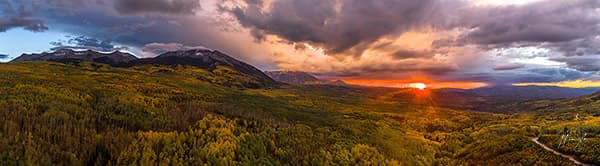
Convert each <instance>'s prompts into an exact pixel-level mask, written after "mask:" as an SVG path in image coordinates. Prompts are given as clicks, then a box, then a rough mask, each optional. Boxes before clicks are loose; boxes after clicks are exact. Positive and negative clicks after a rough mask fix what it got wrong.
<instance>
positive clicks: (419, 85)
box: [408, 82, 427, 90]
mask: <svg viewBox="0 0 600 166" xmlns="http://www.w3.org/2000/svg"><path fill="white" fill-rule="evenodd" d="M408 87H411V88H415V89H419V90H425V88H427V84H425V83H422V82H415V83H410V84H408Z"/></svg>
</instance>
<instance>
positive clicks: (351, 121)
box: [0, 62, 597, 165]
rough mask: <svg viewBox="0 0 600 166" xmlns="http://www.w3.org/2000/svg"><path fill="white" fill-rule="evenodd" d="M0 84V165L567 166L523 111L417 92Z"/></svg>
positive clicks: (113, 76) (96, 72) (194, 70)
mask: <svg viewBox="0 0 600 166" xmlns="http://www.w3.org/2000/svg"><path fill="white" fill-rule="evenodd" d="M0 77H2V78H4V79H2V80H0V85H1V86H0V123H1V124H0V126H1V127H2V129H1V130H0V165H23V164H31V165H50V164H59V165H83V164H86V165H121V164H133V165H168V164H173V165H199V164H209V165H231V164H243V165H326V164H331V165H353V164H356V165H460V164H483V165H486V164H492V163H512V164H522V165H535V164H541V165H568V164H570V162H569V161H568V160H566V159H563V158H561V157H559V156H556V155H554V154H552V153H550V152H546V151H544V150H543V149H542V148H540V147H538V146H536V145H535V144H534V143H532V142H531V141H529V139H530V137H535V136H536V133H539V132H541V131H542V129H541V128H542V126H540V124H538V123H537V121H536V120H535V118H533V116H532V115H530V114H514V115H505V114H490V113H480V112H471V111H463V110H453V109H448V108H442V107H438V106H436V104H435V103H433V102H431V101H432V100H431V98H430V96H428V95H427V92H426V91H416V90H415V91H414V93H415V94H417V95H415V96H416V97H414V98H411V99H410V100H413V102H406V101H401V100H391V99H390V96H393V95H390V94H394V92H390V89H389V88H386V89H378V88H361V87H345V86H333V85H285V86H283V85H282V86H274V87H269V88H263V89H247V88H245V87H244V86H241V83H240V82H241V81H246V77H245V75H244V74H240V73H238V72H236V70H233V69H231V68H227V67H223V66H217V67H216V69H215V70H212V71H209V70H206V69H203V68H198V67H192V66H182V65H169V66H162V65H139V66H134V67H130V68H118V67H111V66H109V65H105V64H97V63H88V62H83V63H78V64H61V63H54V62H19V63H10V64H0ZM396 97H397V96H396ZM596 161H597V160H596Z"/></svg>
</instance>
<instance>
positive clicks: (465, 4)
mask: <svg viewBox="0 0 600 166" xmlns="http://www.w3.org/2000/svg"><path fill="white" fill-rule="evenodd" d="M58 48H78V49H93V50H97V51H103V52H111V51H115V50H120V51H126V52H130V53H133V54H134V55H136V56H138V57H142V58H143V57H153V56H156V55H158V54H160V53H163V52H166V51H173V50H181V49H192V48H210V49H216V50H220V51H222V52H226V53H228V54H229V55H231V56H233V57H235V58H238V59H240V60H243V61H245V62H247V63H249V64H251V65H254V66H256V67H257V68H259V69H261V70H290V71H305V72H310V73H313V74H314V75H316V76H318V77H319V78H322V79H328V80H338V79H340V80H345V81H347V82H350V83H355V84H361V85H373V86H404V85H406V84H408V83H411V82H427V83H428V84H430V85H432V86H435V85H437V86H439V87H458V88H469V87H479V86H485V85H504V84H514V85H558V86H568V87H587V86H597V85H599V83H600V82H599V81H598V80H600V55H599V54H600V1H597V0H419V1H416V0H377V1H365V0H144V1H141V0H0V62H7V61H10V60H11V59H13V58H16V57H18V56H19V55H21V54H22V53H37V52H43V51H52V50H55V49H58Z"/></svg>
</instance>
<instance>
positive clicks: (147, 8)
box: [113, 0, 201, 15]
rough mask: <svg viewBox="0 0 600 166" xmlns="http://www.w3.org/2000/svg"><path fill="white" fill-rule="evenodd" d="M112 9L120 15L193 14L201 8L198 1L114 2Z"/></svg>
mask: <svg viewBox="0 0 600 166" xmlns="http://www.w3.org/2000/svg"><path fill="white" fill-rule="evenodd" d="M113 3H114V4H113V5H114V9H115V10H116V11H117V12H119V13H121V14H144V13H162V14H178V15H179V14H186V15H187V14H194V13H195V12H196V11H197V10H199V9H200V8H201V6H200V1H199V0H115V1H114V2H113Z"/></svg>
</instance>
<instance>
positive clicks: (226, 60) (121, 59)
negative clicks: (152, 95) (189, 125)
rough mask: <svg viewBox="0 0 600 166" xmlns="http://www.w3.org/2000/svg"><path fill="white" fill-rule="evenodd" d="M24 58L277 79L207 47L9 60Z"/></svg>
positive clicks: (60, 53)
mask: <svg viewBox="0 0 600 166" xmlns="http://www.w3.org/2000/svg"><path fill="white" fill-rule="evenodd" d="M23 61H52V62H61V63H79V62H83V61H87V62H95V63H104V64H109V65H111V66H114V67H132V66H137V65H146V64H154V65H169V66H170V65H188V66H195V67H199V68H203V69H206V70H208V71H213V70H215V69H216V68H217V67H218V66H222V67H227V68H230V69H233V70H235V71H237V72H239V73H243V74H245V75H246V76H248V77H252V79H255V80H257V81H258V82H259V83H258V84H252V85H248V87H250V88H256V87H262V86H270V85H275V84H277V82H276V81H275V80H273V79H272V78H271V77H269V76H267V75H266V74H265V73H263V72H262V71H260V70H259V69H257V68H256V67H254V66H252V65H249V64H247V63H244V62H242V61H239V60H237V59H235V58H232V57H230V56H229V55H226V54H224V53H222V52H219V51H216V50H208V49H192V50H182V51H172V52H167V53H164V54H161V55H159V56H157V57H154V58H142V59H139V58H137V57H135V56H133V55H131V54H128V53H123V52H119V51H116V52H113V53H100V52H95V51H91V50H88V51H74V50H70V49H61V50H57V51H55V52H52V53H45V52H44V53H41V54H23V55H21V56H20V57H18V58H16V59H14V60H12V61H11V62H23Z"/></svg>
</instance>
